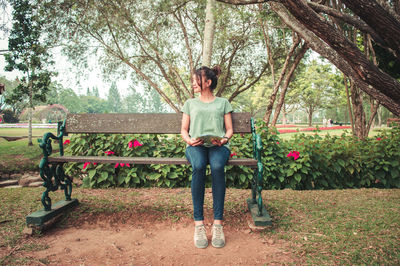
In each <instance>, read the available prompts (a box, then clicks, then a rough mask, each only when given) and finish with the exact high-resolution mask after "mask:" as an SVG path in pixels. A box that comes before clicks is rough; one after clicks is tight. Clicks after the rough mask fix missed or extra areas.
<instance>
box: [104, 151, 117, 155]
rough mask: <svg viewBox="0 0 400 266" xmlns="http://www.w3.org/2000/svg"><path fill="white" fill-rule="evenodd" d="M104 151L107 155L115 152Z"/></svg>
mask: <svg viewBox="0 0 400 266" xmlns="http://www.w3.org/2000/svg"><path fill="white" fill-rule="evenodd" d="M104 153H105V154H107V155H111V154H115V152H113V151H105V152H104Z"/></svg>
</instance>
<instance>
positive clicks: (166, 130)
mask: <svg viewBox="0 0 400 266" xmlns="http://www.w3.org/2000/svg"><path fill="white" fill-rule="evenodd" d="M250 120H251V114H250V113H233V114H232V122H233V130H234V132H235V133H251V126H250V123H251V122H250ZM181 122H182V114H176V113H174V114H68V116H67V121H66V125H65V130H66V133H110V134H111V133H114V134H118V133H120V134H179V133H180V132H181V131H180V130H181Z"/></svg>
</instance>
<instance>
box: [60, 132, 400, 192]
mask: <svg viewBox="0 0 400 266" xmlns="http://www.w3.org/2000/svg"><path fill="white" fill-rule="evenodd" d="M258 131H259V132H260V133H261V137H262V140H263V146H264V149H263V158H262V162H263V165H264V169H265V170H264V173H263V176H264V181H263V188H264V189H284V188H292V189H301V190H303V189H340V188H360V187H378V188H393V187H394V188H400V163H399V162H400V147H399V145H398V143H399V141H400V130H398V129H394V130H392V131H383V132H382V133H381V135H380V136H379V137H378V138H369V139H366V140H365V141H359V140H358V139H356V138H354V137H352V136H350V135H346V134H343V135H342V136H335V137H331V136H330V135H327V136H325V138H322V137H320V136H319V135H318V134H317V132H316V134H315V135H304V134H298V135H296V136H295V137H294V138H293V139H291V140H289V141H282V140H281V139H280V138H279V135H278V134H276V133H277V132H276V131H275V132H274V130H271V131H268V130H267V129H266V128H265V127H264V126H263V125H261V124H260V125H259V128H258ZM135 139H136V140H138V141H139V142H140V143H142V144H143V146H138V147H133V148H129V147H128V144H129V142H130V141H134V140H135ZM231 142H232V144H231V152H232V153H236V154H237V157H238V158H244V157H246V158H250V157H252V152H253V151H252V145H251V143H252V140H251V136H250V135H245V136H240V135H235V136H234V137H233V139H232V141H231ZM106 151H113V152H115V154H114V155H111V156H128V157H179V158H182V157H185V144H184V142H183V141H181V139H180V137H179V136H177V135H148V134H135V135H104V134H99V135H88V134H84V135H74V136H72V138H71V144H69V146H68V148H67V153H69V154H74V155H81V156H94V155H104V156H106V154H105V152H106ZM291 151H298V152H299V158H298V159H296V160H294V158H293V157H287V155H288V154H289V152H291ZM83 166H84V164H83V163H73V164H69V165H68V166H67V169H66V171H67V174H69V175H71V176H77V175H81V174H82V172H83V173H84V174H86V176H85V178H84V185H85V186H87V187H95V188H96V187H117V186H118V187H143V186H145V187H153V186H157V187H187V186H189V183H190V180H191V167H190V166H186V165H131V166H130V167H126V166H124V167H120V166H119V167H117V168H115V166H114V165H109V164H98V165H93V164H90V165H89V166H88V167H87V168H86V169H85V170H83V169H82V168H83ZM208 174H209V170H208ZM226 179H227V186H228V187H235V188H250V187H251V185H252V179H253V170H252V169H251V168H249V167H244V166H227V167H226ZM210 183H211V180H210V178H209V177H208V179H207V185H210Z"/></svg>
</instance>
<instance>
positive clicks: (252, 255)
mask: <svg viewBox="0 0 400 266" xmlns="http://www.w3.org/2000/svg"><path fill="white" fill-rule="evenodd" d="M138 191H139V192H138V194H137V195H136V196H135V198H136V201H137V203H138V204H135V206H134V207H132V208H130V209H129V208H128V209H127V210H123V211H120V212H115V213H108V212H100V213H88V214H85V215H81V216H79V217H78V218H74V219H72V220H71V221H68V220H66V221H63V222H62V223H61V224H62V225H61V226H58V227H55V228H53V229H50V230H49V231H47V232H45V233H43V234H42V235H40V236H39V237H32V238H30V239H29V241H32V244H31V245H34V246H39V247H44V248H42V249H40V248H39V249H34V251H27V250H24V251H21V252H19V254H18V256H21V257H25V258H29V261H30V264H32V263H33V264H34V263H37V264H42V263H45V264H50V265H216V264H218V265H265V264H269V265H271V264H272V265H274V264H277V265H278V264H279V265H280V264H297V263H301V258H298V257H297V256H296V255H295V254H294V253H293V252H292V251H291V248H290V244H289V242H286V241H284V240H278V239H268V238H267V237H266V236H265V234H263V233H262V231H255V230H254V231H252V230H251V229H250V227H249V225H248V222H249V221H250V214H249V213H248V212H243V210H242V207H239V210H234V208H233V207H231V206H229V204H228V206H227V211H226V212H227V217H226V222H225V226H224V232H225V236H226V246H225V247H224V248H221V249H216V248H214V247H212V246H211V243H210V244H209V246H208V247H207V248H206V249H197V248H196V247H195V246H194V244H193V233H194V228H193V221H192V219H191V217H190V215H187V214H188V213H190V210H187V211H183V212H174V213H173V215H170V217H168V216H166V215H165V214H166V212H165V208H171V206H175V207H178V208H183V209H185V208H186V207H187V205H188V204H189V202H188V195H185V196H184V197H183V198H184V200H182V201H181V204H179V205H177V204H176V203H175V204H172V205H171V201H172V199H175V200H176V197H173V195H176V194H178V195H181V194H190V193H189V191H188V190H185V189H184V190H162V189H160V190H158V189H150V190H145V191H143V190H138ZM86 192H88V194H92V195H93V194H97V195H99V194H100V193H103V192H102V191H99V190H87V191H86ZM160 192H161V194H162V196H160ZM209 192H210V191H208V192H207V193H206V209H205V214H206V217H208V218H210V219H211V218H212V209H211V208H209V207H207V206H208V205H209V203H210V201H211V202H212V199H211V197H212V196H211V193H209ZM231 193H234V194H235V197H237V196H238V195H237V193H238V191H233V192H228V194H227V199H228V201H229V198H230V197H231V196H232V195H230V194H231ZM106 194H108V193H106ZM129 194H130V195H132V190H130V192H129ZM246 194H247V193H246ZM117 195H119V196H120V197H119V199H120V200H121V201H125V199H124V192H123V191H119V192H118V194H117ZM106 196H107V195H106ZM160 200H161V201H162V202H164V203H165V205H164V206H161V207H160V205H161V204H162V203H160ZM147 204H148V205H147ZM84 205H85V203H84V202H81V205H80V206H79V207H78V208H85V207H84ZM154 205H159V206H158V207H157V208H154ZM239 205H240V206H241V203H240V204H239ZM160 209H161V211H160ZM74 211H76V210H74ZM74 211H73V212H74ZM78 212H79V210H78ZM167 214H170V213H169V212H167ZM72 215H73V214H72ZM206 219H207V218H206ZM205 222H206V227H207V234H208V236H209V240H210V242H211V220H206V221H205Z"/></svg>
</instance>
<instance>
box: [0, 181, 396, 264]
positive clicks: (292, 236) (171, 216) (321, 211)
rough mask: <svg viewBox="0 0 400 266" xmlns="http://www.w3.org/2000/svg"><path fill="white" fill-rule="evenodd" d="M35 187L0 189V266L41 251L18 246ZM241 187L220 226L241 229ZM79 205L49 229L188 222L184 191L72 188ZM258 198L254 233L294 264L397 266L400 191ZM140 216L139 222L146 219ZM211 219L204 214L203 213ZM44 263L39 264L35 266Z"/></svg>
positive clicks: (231, 194)
mask: <svg viewBox="0 0 400 266" xmlns="http://www.w3.org/2000/svg"><path fill="white" fill-rule="evenodd" d="M42 191H43V188H18V189H0V206H2V208H1V209H2V211H1V212H0V223H1V227H0V254H2V253H1V251H2V250H13V249H14V250H16V251H15V252H14V253H12V254H9V255H6V256H5V257H3V258H0V265H1V264H22V263H26V264H30V263H33V262H32V261H31V258H25V257H23V255H21V252H20V251H35V250H41V249H45V248H47V246H46V245H45V244H43V243H41V242H40V237H33V238H32V242H26V239H25V238H24V237H23V236H22V233H21V232H22V230H23V228H24V226H25V216H26V215H27V214H29V213H31V212H33V211H36V210H37V209H40V208H42V207H41V203H40V194H41V192H42ZM249 194H250V191H249V190H241V189H228V190H227V194H226V204H225V206H226V208H225V218H226V224H227V225H229V226H231V227H235V228H241V229H242V230H244V229H246V228H247V222H246V217H247V216H246V212H247V207H246V204H245V199H246V198H247V197H248V196H249ZM73 197H74V198H75V197H76V198H78V200H79V201H80V205H79V206H78V207H77V208H76V209H74V210H73V211H72V212H70V213H68V215H66V216H65V218H64V219H63V220H62V221H61V222H59V223H58V224H57V226H58V227H61V228H62V227H65V226H74V225H79V224H82V222H88V223H96V221H103V222H104V221H108V222H109V223H110V224H113V223H125V222H127V221H128V220H131V219H136V220H138V221H141V220H146V219H147V221H148V220H150V221H151V220H154V219H158V220H160V219H161V220H162V221H169V222H172V223H179V222H180V221H181V219H190V217H191V196H190V189H188V188H183V189H160V188H143V189H105V190H102V189H96V190H93V189H92V190H89V189H81V188H78V189H75V190H74V193H73ZM263 197H264V201H265V202H266V203H267V209H268V211H269V213H270V215H271V216H272V218H273V223H274V224H273V226H271V227H268V228H267V229H265V230H264V231H262V232H261V236H262V237H265V238H268V239H273V240H274V241H280V240H284V241H286V242H288V243H289V247H290V248H289V250H288V251H290V252H294V253H295V255H296V256H297V257H298V258H299V259H300V261H301V262H302V264H312V265H321V264H323V265H333V264H334V265H337V264H338V265H351V264H353V265H360V264H361V265H362V264H366V265H375V264H379V265H399V263H400V190H399V189H387V190H380V189H355V190H328V191H293V190H289V189H286V190H280V191H264V192H263ZM51 198H52V200H53V202H56V201H58V200H60V199H62V198H63V193H62V192H61V191H58V192H55V193H51ZM211 205H212V199H211V193H209V192H208V191H207V192H206V202H205V206H206V209H205V212H206V214H207V215H209V216H210V215H211V212H212V210H211ZM146 217H147V218H146ZM210 217H211V216H210ZM41 263H45V262H41Z"/></svg>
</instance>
